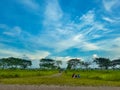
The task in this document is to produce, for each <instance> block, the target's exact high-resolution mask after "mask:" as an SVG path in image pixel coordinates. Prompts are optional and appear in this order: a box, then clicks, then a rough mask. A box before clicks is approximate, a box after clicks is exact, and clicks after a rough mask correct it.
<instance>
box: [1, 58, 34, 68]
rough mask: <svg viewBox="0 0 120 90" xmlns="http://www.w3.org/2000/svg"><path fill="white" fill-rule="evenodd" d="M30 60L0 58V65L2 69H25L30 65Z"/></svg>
mask: <svg viewBox="0 0 120 90" xmlns="http://www.w3.org/2000/svg"><path fill="white" fill-rule="evenodd" d="M31 65H32V62H31V61H30V60H26V59H21V58H15V57H8V58H1V59H0V67H1V68H2V69H9V68H11V69H13V68H14V69H15V68H21V69H26V68H27V67H28V66H31Z"/></svg>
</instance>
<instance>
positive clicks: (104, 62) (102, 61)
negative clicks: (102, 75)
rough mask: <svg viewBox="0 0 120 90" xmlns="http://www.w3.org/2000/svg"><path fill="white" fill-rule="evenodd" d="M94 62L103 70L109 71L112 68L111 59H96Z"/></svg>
mask: <svg viewBox="0 0 120 90" xmlns="http://www.w3.org/2000/svg"><path fill="white" fill-rule="evenodd" d="M94 62H96V64H98V65H99V67H100V68H101V69H102V68H104V69H108V67H109V66H110V59H109V58H102V57H99V58H95V59H94Z"/></svg>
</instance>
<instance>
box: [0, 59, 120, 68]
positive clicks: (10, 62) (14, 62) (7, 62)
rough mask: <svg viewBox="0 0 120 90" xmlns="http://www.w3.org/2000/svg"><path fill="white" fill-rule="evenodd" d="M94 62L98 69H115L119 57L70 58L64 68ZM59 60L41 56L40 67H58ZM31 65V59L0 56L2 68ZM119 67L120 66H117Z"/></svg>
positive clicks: (59, 65) (59, 66) (119, 61)
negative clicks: (88, 59) (90, 59)
mask: <svg viewBox="0 0 120 90" xmlns="http://www.w3.org/2000/svg"><path fill="white" fill-rule="evenodd" d="M93 63H95V64H96V65H98V68H99V69H109V68H112V69H116V68H117V67H116V66H117V65H119V66H120V59H115V60H110V59H109V58H103V57H99V58H94V59H93V61H91V62H87V61H82V60H81V59H77V58H74V59H70V60H68V61H67V67H66V69H69V70H71V69H74V70H75V69H89V68H90V65H92V64H93ZM62 64H63V63H62V61H61V60H54V59H50V58H42V59H40V63H39V66H40V69H60V68H61V65H62ZM31 65H32V61H31V60H26V59H21V58H15V57H8V58H1V59H0V68H2V69H9V68H19V69H26V68H28V67H30V66H31ZM92 68H94V67H92ZM119 68H120V67H119Z"/></svg>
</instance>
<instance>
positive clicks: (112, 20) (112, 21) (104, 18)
mask: <svg viewBox="0 0 120 90" xmlns="http://www.w3.org/2000/svg"><path fill="white" fill-rule="evenodd" d="M103 20H105V21H107V22H110V23H114V22H116V21H115V20H114V19H111V18H109V17H103Z"/></svg>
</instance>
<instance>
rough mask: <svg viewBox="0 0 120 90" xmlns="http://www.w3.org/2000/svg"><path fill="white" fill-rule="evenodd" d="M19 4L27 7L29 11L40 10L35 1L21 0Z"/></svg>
mask: <svg viewBox="0 0 120 90" xmlns="http://www.w3.org/2000/svg"><path fill="white" fill-rule="evenodd" d="M18 2H19V3H21V4H23V5H24V6H25V7H26V6H27V7H28V8H29V9H32V10H38V9H39V4H38V3H36V2H35V0H20V1H18Z"/></svg>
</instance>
